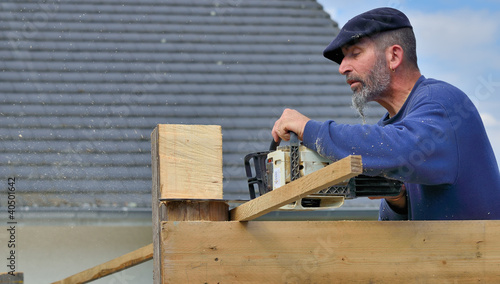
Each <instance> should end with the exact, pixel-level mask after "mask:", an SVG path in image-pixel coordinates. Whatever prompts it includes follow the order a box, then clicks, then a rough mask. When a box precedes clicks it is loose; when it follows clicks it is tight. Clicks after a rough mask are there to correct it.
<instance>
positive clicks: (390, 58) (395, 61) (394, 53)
mask: <svg viewBox="0 0 500 284" xmlns="http://www.w3.org/2000/svg"><path fill="white" fill-rule="evenodd" d="M385 55H386V59H387V62H388V63H389V68H390V69H391V70H392V71H393V72H395V71H396V69H397V68H398V67H399V66H400V65H401V64H402V63H403V55H404V51H403V48H402V47H401V46H400V45H398V44H395V45H392V46H390V47H388V48H387V50H386V53H385Z"/></svg>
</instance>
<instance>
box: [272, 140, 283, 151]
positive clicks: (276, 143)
mask: <svg viewBox="0 0 500 284" xmlns="http://www.w3.org/2000/svg"><path fill="white" fill-rule="evenodd" d="M280 142H281V138H278V142H276V141H274V139H273V141H271V146H269V151H276V148H278V146H279V145H280Z"/></svg>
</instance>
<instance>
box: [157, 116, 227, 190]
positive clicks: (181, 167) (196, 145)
mask: <svg viewBox="0 0 500 284" xmlns="http://www.w3.org/2000/svg"><path fill="white" fill-rule="evenodd" d="M156 128H157V129H156V130H155V131H156V132H155V131H153V134H152V139H151V140H152V141H151V144H152V146H153V147H157V149H156V150H154V152H155V154H156V155H157V157H155V158H156V159H154V161H155V162H156V163H157V169H158V177H157V179H158V180H157V181H153V182H157V183H159V184H158V186H159V188H160V197H161V198H166V199H168V198H179V199H195V198H196V199H222V132H221V127H220V126H219V125H178V124H159V125H158V126H157V127H156Z"/></svg>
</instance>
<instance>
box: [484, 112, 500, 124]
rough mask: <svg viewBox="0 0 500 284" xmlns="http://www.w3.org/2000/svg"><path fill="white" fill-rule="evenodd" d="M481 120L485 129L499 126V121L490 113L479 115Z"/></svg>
mask: <svg viewBox="0 0 500 284" xmlns="http://www.w3.org/2000/svg"><path fill="white" fill-rule="evenodd" d="M481 119H482V120H483V123H484V126H485V127H498V126H500V120H499V119H497V118H496V117H495V116H494V115H492V114H490V113H481Z"/></svg>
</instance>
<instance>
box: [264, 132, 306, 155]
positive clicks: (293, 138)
mask: <svg viewBox="0 0 500 284" xmlns="http://www.w3.org/2000/svg"><path fill="white" fill-rule="evenodd" d="M289 133H290V143H295V144H298V143H299V137H298V136H297V134H295V132H292V131H290V132H289ZM280 143H281V138H278V142H276V141H274V139H273V140H272V141H271V146H269V151H276V149H277V148H278V146H279V145H280Z"/></svg>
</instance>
